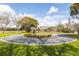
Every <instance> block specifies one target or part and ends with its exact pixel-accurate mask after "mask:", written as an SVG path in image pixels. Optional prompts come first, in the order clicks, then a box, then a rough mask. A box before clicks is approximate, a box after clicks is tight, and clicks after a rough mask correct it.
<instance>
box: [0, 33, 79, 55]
mask: <svg viewBox="0 0 79 59" xmlns="http://www.w3.org/2000/svg"><path fill="white" fill-rule="evenodd" d="M74 35H75V34H73V35H71V36H72V37H73V36H74ZM76 36H77V35H75V37H76ZM77 39H78V38H77ZM0 55H1V56H46V55H47V56H79V40H77V41H75V42H71V43H68V44H60V45H54V46H53V45H51V46H45V45H31V46H29V45H22V44H18V45H17V44H9V43H5V42H2V41H0Z"/></svg>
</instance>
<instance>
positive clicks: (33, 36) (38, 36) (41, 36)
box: [24, 34, 51, 38]
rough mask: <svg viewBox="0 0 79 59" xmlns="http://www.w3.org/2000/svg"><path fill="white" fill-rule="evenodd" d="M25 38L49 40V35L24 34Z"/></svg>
mask: <svg viewBox="0 0 79 59" xmlns="http://www.w3.org/2000/svg"><path fill="white" fill-rule="evenodd" d="M24 36H25V37H32V38H49V37H51V35H50V34H49V35H37V34H34V35H33V34H24Z"/></svg>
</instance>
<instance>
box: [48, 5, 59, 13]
mask: <svg viewBox="0 0 79 59" xmlns="http://www.w3.org/2000/svg"><path fill="white" fill-rule="evenodd" d="M56 12H58V8H56V7H54V6H52V7H51V8H50V9H49V11H48V14H51V13H56Z"/></svg>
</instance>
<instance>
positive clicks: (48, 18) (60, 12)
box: [0, 3, 71, 26]
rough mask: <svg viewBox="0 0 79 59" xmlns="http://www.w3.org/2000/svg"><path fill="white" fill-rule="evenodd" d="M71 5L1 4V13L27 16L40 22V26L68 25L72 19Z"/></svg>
mask: <svg viewBox="0 0 79 59" xmlns="http://www.w3.org/2000/svg"><path fill="white" fill-rule="evenodd" d="M70 5H71V4H69V3H1V4H0V12H4V11H9V12H10V13H12V14H15V13H16V14H17V15H26V16H30V17H33V18H35V19H37V20H38V22H39V26H54V25H56V24H58V23H63V24H64V23H66V22H68V19H69V17H70V15H69V12H70V11H69V7H70Z"/></svg>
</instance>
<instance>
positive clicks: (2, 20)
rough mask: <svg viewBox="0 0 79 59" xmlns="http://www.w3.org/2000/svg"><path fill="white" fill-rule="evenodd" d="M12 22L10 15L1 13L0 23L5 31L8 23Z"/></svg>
mask: <svg viewBox="0 0 79 59" xmlns="http://www.w3.org/2000/svg"><path fill="white" fill-rule="evenodd" d="M9 23H10V20H9V17H8V15H0V24H1V28H2V30H3V33H4V32H5V30H6V29H7V26H8V24H9Z"/></svg>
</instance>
